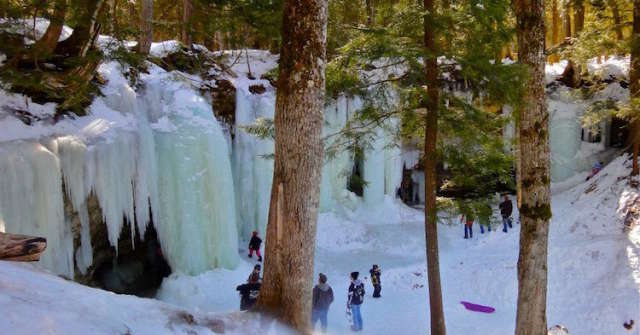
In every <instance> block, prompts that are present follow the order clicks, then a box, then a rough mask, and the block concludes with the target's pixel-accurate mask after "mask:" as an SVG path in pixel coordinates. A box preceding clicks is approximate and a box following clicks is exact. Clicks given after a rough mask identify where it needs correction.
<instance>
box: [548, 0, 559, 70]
mask: <svg viewBox="0 0 640 335" xmlns="http://www.w3.org/2000/svg"><path fill="white" fill-rule="evenodd" d="M551 44H552V45H553V46H556V45H558V44H560V13H559V12H558V0H551ZM559 60H560V57H559V56H558V54H557V53H554V54H553V55H551V56H549V62H551V63H556V62H557V61H559Z"/></svg>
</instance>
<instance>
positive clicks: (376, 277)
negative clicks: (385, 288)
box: [369, 264, 382, 298]
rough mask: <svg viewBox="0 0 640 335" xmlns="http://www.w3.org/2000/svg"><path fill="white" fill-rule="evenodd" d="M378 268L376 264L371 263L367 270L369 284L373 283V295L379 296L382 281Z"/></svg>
mask: <svg viewBox="0 0 640 335" xmlns="http://www.w3.org/2000/svg"><path fill="white" fill-rule="evenodd" d="M380 272H381V271H380V268H379V267H378V265H377V264H373V268H372V269H371V270H369V273H370V274H371V284H373V297H374V298H380V291H382V282H381V281H380Z"/></svg>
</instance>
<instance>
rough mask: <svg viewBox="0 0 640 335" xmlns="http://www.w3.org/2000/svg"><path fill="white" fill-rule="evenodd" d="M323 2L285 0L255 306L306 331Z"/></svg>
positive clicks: (317, 170)
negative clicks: (259, 283)
mask: <svg viewBox="0 0 640 335" xmlns="http://www.w3.org/2000/svg"><path fill="white" fill-rule="evenodd" d="M327 8H328V4H327V0H286V1H285V3H284V13H283V20H282V47H281V50H280V62H279V69H280V74H279V76H278V85H277V86H278V92H277V97H276V112H275V121H274V122H275V124H274V125H275V158H274V172H273V185H272V188H271V202H270V206H269V220H268V224H267V237H266V242H265V244H266V253H265V268H264V284H263V286H262V288H261V290H260V298H259V301H258V308H260V309H262V310H264V311H266V312H270V313H273V314H274V315H275V316H276V317H279V318H281V319H282V321H284V322H285V323H287V324H289V325H291V326H292V327H294V328H295V329H297V330H298V331H299V332H301V333H305V334H310V333H311V327H310V325H311V322H310V321H311V315H310V314H311V291H312V284H313V270H314V268H313V264H314V252H315V237H316V221H317V216H318V205H319V194H320V178H321V175H322V158H323V148H322V147H323V145H322V141H321V136H322V133H321V132H322V123H323V105H324V93H325V75H324V70H325V60H326V27H327Z"/></svg>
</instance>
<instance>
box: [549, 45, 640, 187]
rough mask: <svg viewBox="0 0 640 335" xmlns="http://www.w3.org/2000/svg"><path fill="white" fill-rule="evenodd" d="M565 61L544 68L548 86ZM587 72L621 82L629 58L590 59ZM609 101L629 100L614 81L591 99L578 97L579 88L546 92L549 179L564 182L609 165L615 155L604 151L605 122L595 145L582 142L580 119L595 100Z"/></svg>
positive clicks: (626, 90) (605, 137)
mask: <svg viewBox="0 0 640 335" xmlns="http://www.w3.org/2000/svg"><path fill="white" fill-rule="evenodd" d="M566 65H567V62H566V61H561V62H558V63H554V64H547V66H546V68H545V74H546V82H547V84H549V83H551V82H553V81H555V80H556V78H557V77H558V76H560V75H561V74H562V72H563V71H564V68H565V67H566ZM587 66H588V68H589V72H590V73H591V74H593V75H595V76H598V77H599V78H602V79H611V78H612V77H611V76H613V78H614V79H618V80H623V79H625V78H627V74H628V71H629V57H611V58H608V59H607V60H605V61H604V62H602V63H600V64H598V62H597V61H596V60H595V59H593V60H590V61H589V62H588V63H587ZM608 99H612V100H615V101H617V102H620V103H625V102H627V101H629V90H628V89H626V88H623V87H622V86H621V85H620V84H619V83H618V82H617V81H615V80H614V81H613V82H611V83H609V84H606V85H605V86H604V88H602V89H600V90H599V91H597V92H595V94H594V95H593V96H592V97H590V98H586V99H585V98H581V93H580V92H579V89H576V90H574V89H570V88H567V87H565V86H560V87H553V88H551V89H548V92H547V108H548V111H549V114H550V122H549V127H550V129H549V141H550V148H551V179H552V181H553V182H562V181H565V180H567V179H569V178H571V177H572V176H575V175H576V174H580V173H582V172H585V171H589V170H590V169H591V167H592V166H593V164H594V163H595V162H599V161H605V162H608V161H610V160H611V159H612V156H614V155H615V154H616V152H615V150H609V149H607V148H606V144H607V143H608V138H607V137H608V135H609V134H608V133H607V132H606V131H605V130H606V129H607V128H608V126H607V122H608V120H604V121H602V123H601V124H600V128H601V129H602V130H603V133H602V136H601V140H600V142H598V143H587V142H583V141H582V140H581V136H580V134H581V130H582V124H581V122H582V120H581V118H582V116H583V115H584V113H585V112H586V111H587V109H588V108H589V106H591V105H593V103H594V102H596V101H605V100H608Z"/></svg>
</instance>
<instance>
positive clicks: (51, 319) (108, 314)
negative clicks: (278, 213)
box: [0, 261, 291, 335]
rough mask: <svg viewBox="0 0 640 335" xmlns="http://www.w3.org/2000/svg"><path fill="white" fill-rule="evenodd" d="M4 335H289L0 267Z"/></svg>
mask: <svg viewBox="0 0 640 335" xmlns="http://www.w3.org/2000/svg"><path fill="white" fill-rule="evenodd" d="M0 315H2V317H1V318H0V329H2V331H1V332H2V333H3V334H12V335H22V334H25V335H29V334H64V335H75V334H78V335H85V334H95V335H103V334H104V335H115V334H131V335H134V334H135V335H159V334H192V335H195V334H216V333H220V332H219V331H220V330H221V328H220V324H221V323H222V324H223V327H224V328H223V330H224V333H225V334H238V335H251V334H256V335H257V334H273V335H275V334H278V335H279V334H291V332H290V331H289V330H287V329H286V328H284V327H283V326H280V325H278V324H276V323H275V322H273V321H270V320H267V319H262V318H260V317H259V316H258V315H253V314H247V313H231V314H226V315H225V314H213V313H204V312H193V311H188V310H185V309H183V308H178V307H176V306H172V305H168V304H166V303H162V302H159V301H157V300H153V299H143V298H138V297H134V296H127V295H118V294H114V293H111V292H107V291H102V290H98V289H93V288H89V287H86V286H82V285H79V284H76V283H74V282H70V281H67V280H64V279H61V278H59V277H57V276H54V275H52V274H50V273H46V272H43V271H41V270H37V269H35V268H34V267H32V266H29V265H24V264H15V263H10V262H2V261H0Z"/></svg>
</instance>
